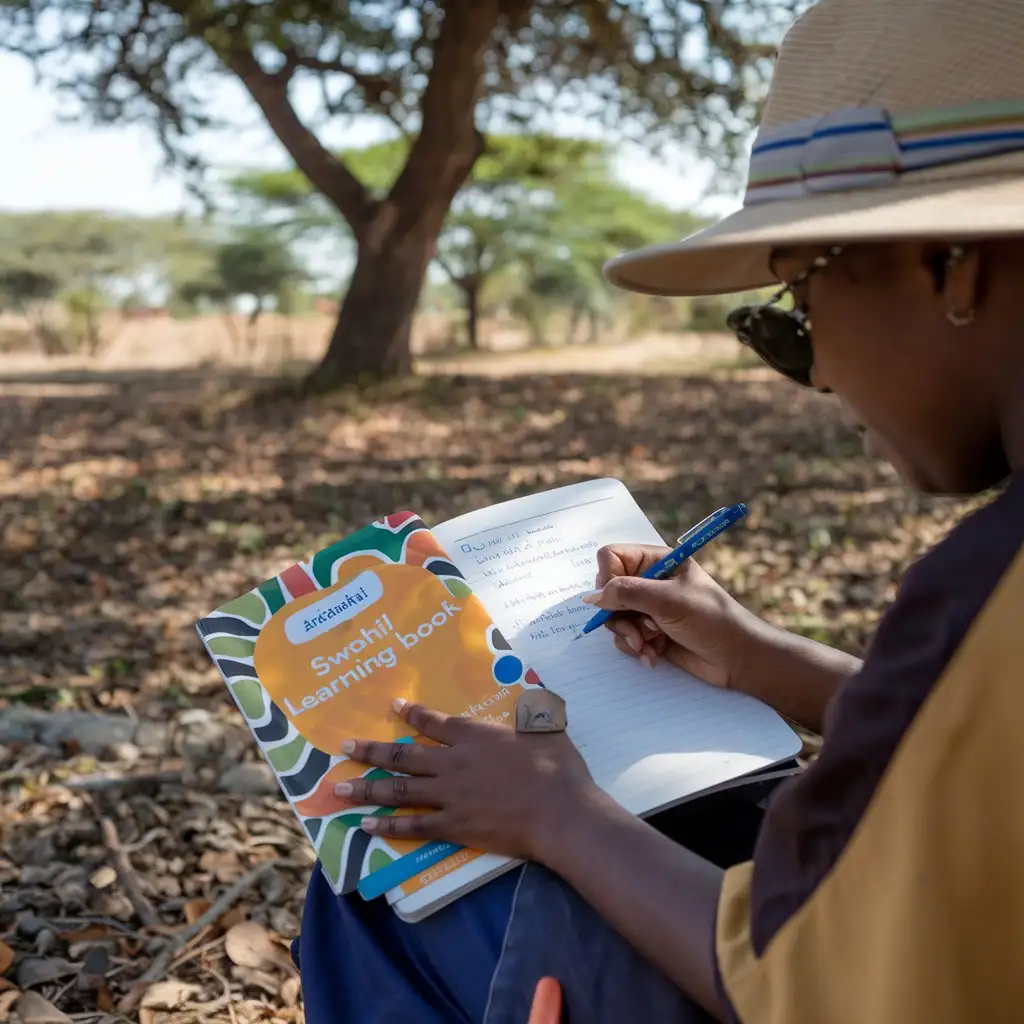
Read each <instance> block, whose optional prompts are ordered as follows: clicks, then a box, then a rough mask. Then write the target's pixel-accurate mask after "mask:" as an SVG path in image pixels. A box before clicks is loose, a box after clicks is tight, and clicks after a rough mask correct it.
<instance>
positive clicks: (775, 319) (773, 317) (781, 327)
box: [725, 245, 843, 388]
mask: <svg viewBox="0 0 1024 1024" xmlns="http://www.w3.org/2000/svg"><path fill="white" fill-rule="evenodd" d="M842 251H843V247H842V246H841V245H833V246H832V247H831V248H830V249H829V250H828V252H827V253H825V255H823V256H818V257H817V258H816V259H815V260H814V262H813V263H811V265H810V266H809V267H807V268H806V269H804V270H802V271H801V272H800V273H799V274H798V275H797V276H796V277H795V278H794V279H793V280H792V281H790V282H789V283H788V284H785V285H783V287H782V288H780V289H779V290H778V291H777V292H776V293H775V294H774V295H773V296H772V297H771V298H770V299H769V300H768V301H767V302H765V303H762V304H761V305H758V306H741V307H740V308H739V309H734V310H733V311H732V312H731V313H730V314H729V315H728V316H727V317H726V319H725V322H726V325H727V326H728V327H729V330H731V331H732V332H733V333H734V334H735V335H736V337H737V338H738V339H739V342H740V344H741V345H746V346H747V347H748V348H750V349H751V350H753V352H754V353H755V354H756V355H757V356H758V357H759V358H760V359H761V360H762V361H763V362H765V363H767V364H768V365H769V366H770V367H771V368H772V369H773V370H775V371H777V372H778V373H781V374H782V375H783V376H784V377H788V378H789V379H790V380H791V381H793V382H795V383H796V384H800V385H801V386H802V387H805V388H810V387H813V386H814V384H813V383H812V381H811V371H812V370H813V368H814V346H813V345H812V344H811V321H810V313H809V312H808V310H807V307H806V305H805V304H803V305H802V304H801V303H800V302H799V301H798V300H797V296H796V291H795V289H797V288H799V287H800V286H801V285H802V284H804V282H805V281H807V279H808V278H809V277H810V276H811V275H812V274H814V273H816V272H817V271H819V270H821V269H823V268H824V267H827V266H828V265H829V263H831V262H832V260H833V259H835V257H836V256H838V255H839V254H840V253H841V252H842ZM787 295H792V296H793V309H782V308H781V307H780V306H779V303H780V302H781V301H782V300H783V299H784V298H786V296H787Z"/></svg>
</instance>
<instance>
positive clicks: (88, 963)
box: [75, 946, 111, 992]
mask: <svg viewBox="0 0 1024 1024" xmlns="http://www.w3.org/2000/svg"><path fill="white" fill-rule="evenodd" d="M110 967H111V964H110V953H109V951H108V950H107V949H106V947H104V946H93V947H92V949H90V950H89V952H88V953H87V954H86V957H85V962H84V963H83V964H82V966H81V969H80V970H79V972H78V977H77V978H76V979H75V987H76V988H77V989H78V991H79V992H88V991H90V990H92V989H97V988H99V987H100V986H101V985H102V984H103V981H104V979H105V978H106V976H107V972H108V971H109V970H110Z"/></svg>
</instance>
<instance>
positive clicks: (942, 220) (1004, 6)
mask: <svg viewBox="0 0 1024 1024" xmlns="http://www.w3.org/2000/svg"><path fill="white" fill-rule="evenodd" d="M1016 234H1024V0H821V2H820V3H818V4H817V5H816V6H814V7H812V8H811V9H810V10H809V11H808V12H807V13H806V14H805V15H804V16H803V17H802V18H801V19H800V20H799V21H798V22H797V23H796V24H795V25H794V26H793V28H792V29H791V30H790V31H789V33H788V34H787V35H786V38H785V40H784V42H783V44H782V46H781V48H780V50H779V56H778V60H777V62H776V67H775V74H774V79H773V82H772V87H771V90H770V92H769V95H768V99H767V101H766V104H765V109H764V115H763V118H762V121H761V126H760V129H759V131H758V135H757V138H756V141H755V143H754V148H753V152H752V155H751V165H750V175H749V181H748V186H747V193H746V198H745V200H744V205H743V208H742V209H741V210H738V211H737V212H736V213H734V214H732V215H731V216H729V217H726V218H725V219H724V220H722V221H719V223H717V224H715V225H713V226H712V227H709V228H707V229H705V230H703V231H699V232H697V233H696V234H694V235H690V236H689V237H688V238H684V239H682V240H681V241H678V242H672V243H669V244H667V245H655V246H648V247H647V248H644V249H638V250H636V251H634V252H630V253H626V254H625V255H623V256H620V257H618V258H616V259H614V260H612V261H611V262H610V263H609V264H608V265H607V267H606V268H605V274H606V276H607V278H608V280H609V281H611V282H612V283H613V284H615V285H618V286H619V287H622V288H627V289H629V290H631V291H637V292H644V293H647V294H650V295H714V294H720V293H723V292H737V291H745V290H748V289H752V288H758V287H761V286H763V285H766V284H770V283H772V282H774V281H775V277H774V275H773V274H772V272H771V268H770V266H769V262H770V257H771V253H772V251H773V250H774V249H777V248H779V247H783V246H794V245H805V244H828V245H831V244H842V243H853V242H867V241H885V240H897V239H922V240H927V239H950V240H956V239H960V240H964V239H971V238H984V237H993V236H1002V235H1016Z"/></svg>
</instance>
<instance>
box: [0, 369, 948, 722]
mask: <svg viewBox="0 0 1024 1024" xmlns="http://www.w3.org/2000/svg"><path fill="white" fill-rule="evenodd" d="M98 376H99V377H106V376H108V375H105V374H101V375H98ZM183 381H184V384H183ZM80 383H81V384H82V385H83V390H84V391H85V393H83V394H81V395H75V394H74V393H73V392H68V391H65V392H62V393H61V394H59V395H47V394H45V392H44V393H43V395H42V396H41V397H40V396H32V395H24V394H19V395H13V396H11V395H9V396H6V397H5V398H4V399H3V403H2V412H0V451H2V453H3V461H2V462H0V493H2V503H0V538H2V543H3V550H4V558H3V564H2V568H0V574H2V580H0V595H2V596H0V602H2V605H0V609H2V612H0V614H2V616H3V618H2V623H3V629H2V630H0V658H3V659H4V661H5V672H4V673H3V675H4V686H5V687H6V688H8V690H9V689H10V688H12V687H13V688H14V689H15V690H24V689H29V688H37V687H38V688H42V689H43V690H53V691H59V690H62V689H66V688H68V687H69V685H70V686H72V687H73V688H74V690H75V693H76V699H79V700H83V701H89V700H92V699H100V698H101V697H102V695H103V693H104V692H105V690H107V689H108V688H110V687H120V686H122V685H124V684H125V683H126V682H130V684H131V685H132V686H133V687H137V688H138V696H139V697H141V698H144V699H146V700H149V699H153V700H155V701H158V702H159V701H161V700H164V699H167V696H168V694H171V695H172V696H173V695H175V694H178V693H180V692H184V693H187V694H192V695H200V694H204V693H207V692H208V693H210V694H218V693H219V691H218V690H217V686H218V684H217V682H216V679H215V677H214V676H213V674H212V672H211V671H210V670H209V669H208V668H207V667H206V665H205V664H204V662H203V659H202V658H201V657H200V655H199V653H198V651H197V649H196V646H195V643H194V642H193V637H192V635H191V631H190V629H189V628H188V627H189V624H190V623H191V621H192V620H193V619H194V618H195V617H196V616H198V615H199V614H201V613H203V612H205V611H207V610H208V609H209V608H212V607H214V606H216V605H217V604H218V603H220V602H221V601H222V600H224V599H225V598H228V597H230V596H233V595H234V594H235V593H237V592H240V591H242V590H244V589H246V588H248V587H249V586H251V585H252V584H253V583H254V582H256V581H258V580H260V579H262V578H264V577H265V576H266V575H268V574H271V573H273V572H276V571H277V570H278V569H280V568H281V567H282V565H284V564H285V563H286V562H287V561H288V560H289V559H293V558H297V557H300V556H302V555H304V554H305V553H307V552H308V551H309V550H310V549H311V548H314V547H316V546H317V545H318V544H320V543H322V542H325V541H327V540H328V539H329V538H333V537H336V536H337V535H339V534H343V533H345V532H346V531H348V530H350V529H352V528H354V527H357V526H359V525H361V524H363V523H365V522H366V521H368V520H369V519H371V518H374V517H376V516H379V515H381V514H383V513H386V512H389V511H393V510H395V509H397V508H405V507H408V508H412V509H415V510H416V511H418V512H419V513H421V514H422V515H423V516H424V517H425V518H426V519H427V521H428V522H437V521H440V520H442V519H444V518H447V517H449V516H451V515H455V514H458V513H460V512H463V511H466V510H468V509H471V508H475V507H479V506H481V505H485V504H489V503H492V502H495V501H499V500H501V499H504V498H508V497H513V496H515V495H519V494H523V493H526V492H529V491H532V490H536V489H542V488H546V487H553V486H557V485H559V484H564V483H569V482H572V481H575V480H579V479H582V478H585V477H589V476H598V475H612V476H618V477H620V478H622V479H623V480H624V481H625V482H626V483H627V484H628V485H629V486H630V488H631V489H632V491H633V493H634V494H635V495H636V497H637V500H638V501H639V502H640V504H641V505H642V506H643V508H644V509H645V510H646V511H647V512H648V513H649V515H651V517H652V518H653V519H654V521H655V522H656V524H657V525H658V526H659V528H660V529H661V530H662V532H663V534H664V535H665V536H666V537H669V538H671V537H674V536H675V535H676V534H677V533H678V532H680V530H681V529H682V528H683V527H685V526H686V525H688V524H689V523H692V522H693V521H695V520H696V519H698V518H700V517H702V516H703V515H705V514H706V513H707V512H708V511H710V510H711V509H713V508H716V507H718V506H719V505H722V504H726V503H729V502H732V501H737V500H744V501H747V502H748V503H749V504H750V505H751V507H752V509H753V515H752V516H751V518H750V521H749V523H748V525H747V526H746V527H745V528H744V529H742V530H737V531H734V532H733V533H731V534H730V536H729V538H728V539H727V540H725V541H723V542H722V543H720V544H716V545H715V546H714V547H713V548H712V549H709V551H708V552H707V554H706V555H705V557H704V562H705V564H707V565H708V566H709V567H710V568H712V569H713V570H717V571H718V573H719V574H720V575H721V576H722V578H723V581H724V582H726V583H727V584H728V585H730V586H731V587H732V588H733V589H734V590H735V591H736V592H737V593H739V594H740V596H742V597H743V598H744V599H745V600H747V601H748V602H749V603H750V604H751V605H752V606H754V607H755V608H757V609H758V610H762V611H765V612H767V613H768V614H769V615H773V616H775V617H777V618H780V619H784V620H786V621H790V622H795V624H796V625H797V626H798V627H803V628H805V629H806V630H808V631H811V632H815V631H817V632H821V633H822V634H826V633H827V634H829V635H833V636H836V637H838V638H840V639H841V640H843V641H845V642H846V643H847V644H848V645H850V646H854V647H856V646H858V645H859V644H861V643H862V641H863V638H864V634H865V629H866V628H867V626H868V625H869V624H870V621H871V619H872V618H873V616H874V614H875V613H876V612H877V610H878V608H879V607H880V606H881V604H882V603H884V600H885V599H886V597H887V596H888V593H889V591H890V589H891V582H892V580H893V579H895V577H896V576H897V575H898V573H899V571H900V570H901V568H902V567H903V565H904V564H905V563H906V561H907V560H908V559H909V558H911V557H913V555H914V554H915V553H916V552H917V551H919V550H920V548H921V546H922V545H923V544H924V543H925V542H927V541H928V540H929V539H931V538H933V537H934V536H935V535H936V533H937V532H938V531H939V530H941V529H942V528H943V523H944V521H945V520H947V519H948V516H949V514H950V508H949V506H926V505H925V504H924V503H922V502H921V500H920V499H918V498H915V497H914V496H912V495H910V494H908V493H906V492H905V491H904V490H903V488H902V487H901V486H900V485H898V484H897V483H896V482H895V481H894V479H893V478H892V476H891V474H890V473H889V472H888V471H887V470H885V469H882V468H880V467H877V466H875V465H872V464H871V463H869V462H867V461H866V460H865V459H864V458H863V457H862V456H861V455H859V454H858V445H857V442H856V440H855V439H854V438H851V437H850V436H849V435H848V434H846V433H845V432H844V431H843V430H842V429H841V428H840V427H839V426H838V424H837V422H836V418H835V414H834V409H833V407H832V403H831V401H830V400H829V399H827V398H823V397H821V396H818V395H815V394H811V393H807V392H803V391H801V390H799V389H797V388H794V387H792V386H790V385H788V384H787V383H785V382H783V381H776V380H774V379H773V378H771V377H770V376H767V375H764V374H761V373H758V372H754V373H749V372H748V373H735V374H731V375H730V374H723V375H718V376H696V377H683V378H652V377H636V378H617V377H611V376H587V375H584V374H574V375H560V376H533V377H523V376H520V377H516V378H514V379H509V380H495V379H481V378H472V377H459V378H445V377H430V378H426V379H423V380H418V381H411V382H407V383H402V384H395V385H389V386H384V387H379V388H376V389H374V390H372V391H361V392H359V391H348V392H342V393H339V394H336V395H333V396H328V397H324V398H319V399H315V400H308V401H305V402H291V401H284V400H278V399H263V400H259V399H257V400H255V401H254V400H252V397H251V390H249V389H248V388H246V387H241V386H240V383H241V382H240V379H239V377H238V376H237V375H236V376H233V377H231V378H228V379H226V380H218V379H216V378H214V377H213V376H212V375H210V374H207V375H199V376H196V375H195V374H189V375H182V376H181V377H180V378H179V377H178V376H177V375H175V374H170V373H162V374H157V375H154V376H153V377H148V378H147V377H146V376H143V377H141V378H139V379H137V380H134V381H132V382H130V383H127V384H126V383H124V382H121V383H120V384H119V385H118V388H117V390H116V392H114V393H111V394H106V395H101V396H98V395H95V394H93V393H92V392H91V391H89V390H88V385H92V384H95V383H97V381H96V380H95V379H93V380H85V379H84V378H83V379H81V381H80ZM175 699H176V698H175Z"/></svg>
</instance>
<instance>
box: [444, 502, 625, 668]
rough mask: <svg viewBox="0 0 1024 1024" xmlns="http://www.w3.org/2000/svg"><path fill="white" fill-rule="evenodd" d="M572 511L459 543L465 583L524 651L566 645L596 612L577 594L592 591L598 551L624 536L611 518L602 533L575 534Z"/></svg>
mask: <svg viewBox="0 0 1024 1024" xmlns="http://www.w3.org/2000/svg"><path fill="white" fill-rule="evenodd" d="M573 512H574V509H572V508H566V509H560V510H558V511H556V512H552V513H550V514H548V515H546V516H542V517H541V516H538V517H534V520H533V521H531V520H526V521H524V522H522V523H517V524H515V525H513V526H505V527H500V528H498V529H494V530H486V531H483V532H481V533H478V534H474V535H473V536H470V537H465V538H463V539H461V540H460V541H459V542H458V556H459V563H460V565H461V566H462V570H463V572H464V573H465V574H466V577H467V579H468V580H469V583H470V586H472V587H473V589H474V590H475V591H476V592H477V593H478V594H479V595H480V597H481V599H482V600H483V602H484V604H485V605H486V606H487V608H488V610H489V611H490V612H491V614H492V615H493V616H494V618H495V621H497V623H498V625H499V626H500V628H501V629H502V631H503V632H504V633H506V634H507V635H508V637H509V639H510V640H512V641H513V642H514V643H516V645H517V646H518V647H519V649H520V650H521V651H523V653H524V654H528V653H529V652H530V651H531V650H533V649H535V648H537V647H538V646H539V647H546V646H548V644H547V643H546V641H552V640H557V641H558V642H559V643H564V642H565V641H566V640H568V639H569V638H570V637H571V636H572V635H573V634H574V633H575V632H576V631H577V630H578V629H579V627H580V626H581V625H582V624H583V623H584V622H586V621H587V619H588V618H589V617H590V615H592V614H593V611H594V609H593V608H591V607H589V606H588V605H586V604H584V603H583V602H582V601H581V600H579V596H580V594H581V593H582V592H584V591H586V590H591V589H593V586H594V576H595V573H596V568H597V550H598V548H600V547H601V545H602V544H605V543H609V542H611V541H613V540H616V539H621V537H622V536H623V533H622V532H621V531H622V528H621V525H620V524H616V523H615V522H614V520H615V519H620V518H621V517H618V516H614V517H612V521H611V522H609V524H608V525H609V526H610V527H612V528H611V530H609V529H607V528H606V529H605V530H602V531H601V532H602V534H603V536H594V535H593V534H590V536H587V537H586V538H580V537H579V534H578V529H579V520H578V519H574V518H573V515H572V513H573ZM616 525H618V527H619V528H618V529H615V526H616ZM588 533H590V531H589V530H588ZM628 535H629V534H628V533H627V534H626V536H628Z"/></svg>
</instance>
